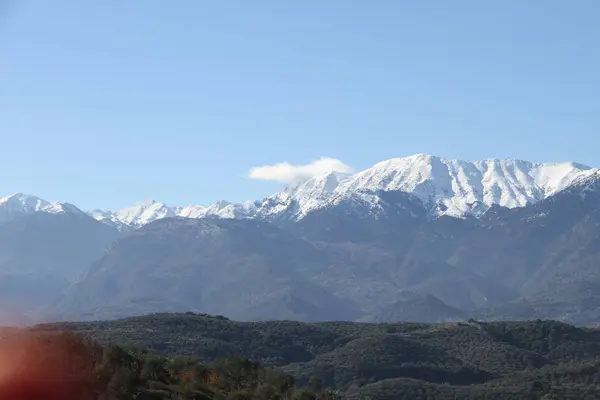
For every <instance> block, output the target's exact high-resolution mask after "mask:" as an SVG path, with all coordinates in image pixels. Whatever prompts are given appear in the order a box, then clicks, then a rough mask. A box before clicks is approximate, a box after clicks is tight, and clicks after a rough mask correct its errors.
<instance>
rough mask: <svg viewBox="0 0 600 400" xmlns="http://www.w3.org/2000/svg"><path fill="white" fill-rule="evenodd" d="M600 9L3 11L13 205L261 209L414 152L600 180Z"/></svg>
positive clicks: (51, 7)
mask: <svg viewBox="0 0 600 400" xmlns="http://www.w3.org/2000/svg"><path fill="white" fill-rule="evenodd" d="M599 16H600V2H599V1H597V0H573V1H564V0H528V1H522V0H505V1H496V2H491V1H480V0H471V1H469V0H455V1H451V2H450V1H447V0H425V1H416V0H407V1H396V0H375V1H346V0H325V1H323V0H303V1H280V0H253V1H247V0H228V1H207V0H206V1H205V0H178V1H164V0H144V1H133V0H130V1H123V0H101V1H100V0H97V1H76V0H70V1H66V0H53V1H39V0H18V1H16V0H14V1H11V0H0V135H1V136H0V139H1V140H0V196H2V195H9V194H12V193H15V192H25V193H29V194H34V195H37V196H40V197H43V198H45V199H47V200H50V201H68V202H70V203H73V204H76V205H78V206H79V207H80V208H83V209H92V208H105V209H117V208H121V207H126V206H130V205H132V204H135V203H137V202H139V201H141V200H146V199H157V200H160V201H163V202H165V203H167V204H172V205H188V204H200V205H208V204H210V203H212V202H214V201H216V200H219V199H226V200H230V201H236V202H237V201H244V200H248V199H259V198H262V197H264V196H266V195H269V194H271V193H273V192H275V191H277V190H278V189H279V188H280V187H281V186H282V185H284V184H285V182H287V181H289V180H292V179H296V178H298V176H305V175H310V174H314V173H318V172H321V171H323V170H327V169H335V170H344V171H352V170H354V171H357V170H361V169H365V168H368V167H369V166H371V165H373V164H375V163H376V162H378V161H381V160H385V159H389V158H392V157H403V156H408V155H411V154H415V153H428V154H433V155H437V156H442V157H447V158H459V159H466V160H479V159H486V158H519V159H527V160H533V161H541V162H557V161H567V160H569V161H577V162H580V163H584V164H588V165H591V166H596V167H600V151H599V150H598V149H600V73H599V71H600V47H599V43H600V24H598V18H599Z"/></svg>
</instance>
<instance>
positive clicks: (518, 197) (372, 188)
mask: <svg viewBox="0 0 600 400" xmlns="http://www.w3.org/2000/svg"><path fill="white" fill-rule="evenodd" d="M592 176H600V173H599V170H598V169H594V168H591V167H588V166H585V165H581V164H577V163H572V162H565V163H553V164H542V163H535V162H529V161H523V160H514V159H487V160H482V161H475V162H470V161H463V160H453V159H446V158H443V157H436V156H432V155H429V154H415V155H411V156H408V157H401V158H392V159H389V160H385V161H381V162H378V163H376V164H375V165H373V166H372V167H370V168H367V169H365V170H363V171H360V172H358V173H355V174H350V173H343V172H327V173H324V174H321V175H317V176H313V177H311V178H308V179H304V180H302V181H298V182H296V183H294V184H292V185H290V186H288V187H286V188H284V189H282V190H281V191H279V192H278V193H275V194H273V195H272V196H269V197H267V198H265V199H263V200H261V201H249V202H246V203H243V204H235V203H229V202H227V201H217V202H215V203H213V204H211V205H209V206H206V207H204V206H198V205H190V206H187V207H171V206H168V205H166V204H164V203H161V202H158V201H155V200H145V201H143V202H141V203H139V204H136V205H134V206H132V207H128V208H124V209H121V210H118V211H116V212H112V211H102V210H94V211H92V212H90V213H89V215H90V216H92V217H93V218H95V219H97V220H98V221H101V222H104V223H107V224H109V225H113V226H115V227H117V228H118V229H122V228H125V227H140V226H143V225H145V224H148V223H150V222H152V221H155V220H158V219H161V218H167V217H186V218H204V217H210V216H214V217H219V218H261V219H266V220H275V219H282V218H283V219H291V220H299V219H302V218H303V217H304V216H306V215H307V214H309V213H311V212H312V211H315V210H318V209H323V208H327V207H331V206H335V205H336V204H339V203H340V202H343V201H345V200H351V201H352V202H353V204H365V205H367V210H368V211H367V212H369V213H370V214H373V215H379V213H381V212H384V210H385V207H387V206H389V205H386V204H387V203H386V201H387V200H382V198H380V193H381V192H404V193H409V194H411V195H413V196H414V198H416V199H418V200H419V201H420V202H421V203H422V205H423V206H424V207H425V208H426V210H427V211H428V212H429V215H430V216H431V217H438V216H441V215H449V216H455V217H466V216H478V215H480V214H482V213H484V212H485V211H486V210H487V209H488V208H489V207H491V206H493V205H499V206H503V207H508V208H514V207H523V206H526V205H528V204H532V203H535V202H538V201H540V200H542V199H545V198H547V197H549V196H552V195H553V194H555V193H557V192H560V191H562V190H564V189H565V188H568V187H571V186H572V185H573V184H574V183H576V182H581V181H582V180H585V179H586V178H587V177H592ZM388 199H389V198H388ZM356 201H358V203H356ZM65 206H66V205H64V204H60V203H53V204H52V203H48V202H46V201H44V200H42V199H39V198H37V197H34V196H27V195H24V194H15V195H13V196H9V197H5V198H0V220H1V219H7V218H9V217H10V215H14V214H16V213H17V214H18V213H21V214H22V213H31V212H37V211H46V212H54V213H56V212H64V211H65ZM73 207H74V206H73Z"/></svg>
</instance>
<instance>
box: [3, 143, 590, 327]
mask: <svg viewBox="0 0 600 400" xmlns="http://www.w3.org/2000/svg"><path fill="white" fill-rule="evenodd" d="M2 238H4V240H3V241H0V285H2V284H4V285H5V286H7V290H5V291H4V292H3V295H2V296H1V297H0V302H1V303H0V305H1V306H2V307H3V310H5V311H4V312H5V313H8V314H7V316H2V315H0V317H3V318H13V319H14V315H18V316H19V317H20V318H21V319H24V320H26V321H29V320H39V319H45V320H48V319H72V318H79V319H97V318H114V317H124V316H129V315H136V314H142V313H147V312H159V311H161V312H163V311H166V312H177V311H194V312H206V313H211V314H223V315H226V316H228V317H231V318H235V319H240V320H264V319H295V320H304V321H322V320H340V319H342V320H360V321H380V322H381V321H399V320H411V321H412V320H417V321H419V322H438V321H443V320H456V319H464V318H468V317H469V316H475V317H477V318H486V319H499V318H511V319H514V318H555V319H562V320H565V321H568V322H574V323H583V324H590V323H596V322H597V319H598V318H600V273H598V272H596V270H598V268H597V266H598V262H600V171H599V170H598V169H595V168H591V167H587V166H584V165H581V164H577V163H557V164H540V163H533V162H527V161H520V160H499V159H494V160H486V161H479V162H466V161H460V160H448V159H444V158H439V157H434V156H430V155H425V154H418V155H414V156H410V157H405V158H397V159H391V160H388V161H383V162H380V163H377V164H375V165H374V166H373V167H371V168H369V169H367V170H364V171H361V172H358V173H356V174H342V173H339V172H330V173H327V174H324V175H321V176H316V177H312V178H310V179H307V180H305V181H303V182H299V183H296V184H294V185H291V186H289V187H287V188H285V189H283V190H282V191H280V192H278V193H276V194H274V195H272V196H269V197H267V198H265V199H262V200H257V201H250V202H247V203H243V204H234V203H228V202H225V201H221V202H217V203H215V204H212V205H210V206H208V207H201V206H188V207H171V206H167V205H165V204H163V203H160V202H157V201H146V202H143V203H140V204H138V205H136V206H134V207H130V208H126V209H122V210H118V211H104V210H93V211H91V212H83V211H81V210H79V209H78V208H77V207H76V206H73V205H70V204H66V203H49V202H46V201H44V200H41V199H39V198H36V197H34V196H27V195H22V194H17V195H13V196H10V197H6V198H1V199H0V239H2ZM34 287H35V288H39V289H33V288H34ZM15 305H19V306H18V307H17V306H15ZM25 309H26V310H25Z"/></svg>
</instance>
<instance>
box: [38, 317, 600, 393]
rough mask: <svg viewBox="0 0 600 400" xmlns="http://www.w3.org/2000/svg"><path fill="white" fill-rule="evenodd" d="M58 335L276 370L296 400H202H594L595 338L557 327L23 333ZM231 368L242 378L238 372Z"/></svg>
mask: <svg viewBox="0 0 600 400" xmlns="http://www.w3.org/2000/svg"><path fill="white" fill-rule="evenodd" d="M64 331H68V332H70V333H75V334H79V335H81V336H83V337H86V338H88V339H93V340H97V341H98V342H99V343H103V344H104V345H107V344H110V345H111V346H114V345H115V344H119V345H125V346H131V345H133V346H135V347H138V348H145V349H148V350H150V351H151V352H153V353H157V354H161V355H163V356H166V357H165V358H159V359H160V360H162V361H160V362H163V363H167V364H165V365H170V364H169V363H170V362H172V361H169V360H171V357H172V356H175V355H177V356H191V357H193V358H194V359H197V360H198V362H200V363H202V365H213V363H215V362H217V363H223V362H224V361H222V360H223V359H226V358H227V357H236V356H237V357H242V358H233V360H238V362H239V360H243V359H244V358H248V359H250V360H252V361H253V362H258V363H260V365H262V366H264V367H260V368H259V367H258V364H256V365H257V367H256V368H259V369H260V370H261V371H271V369H270V368H274V370H273V371H279V372H278V373H283V374H284V375H281V376H290V377H293V380H294V382H295V385H294V387H295V389H294V393H295V394H291V392H289V393H288V394H282V393H281V392H279V393H273V392H270V393H271V394H270V395H267V394H265V393H266V392H260V391H259V390H258V387H259V386H261V385H262V383H261V384H259V383H256V384H253V385H254V386H252V387H242V386H243V385H241V384H240V385H241V386H240V385H238V384H236V385H238V386H240V387H239V388H238V389H236V395H235V396H233V395H232V394H230V393H228V394H227V395H226V397H218V396H225V394H223V393H224V392H223V390H221V392H219V391H218V390H216V389H215V388H212V389H211V387H209V388H208V389H210V390H212V392H210V393H212V394H209V396H216V397H209V398H236V399H263V398H265V399H266V398H269V399H280V398H281V399H284V398H317V397H316V396H317V393H319V391H321V390H323V388H331V389H335V390H337V391H339V396H341V398H347V399H367V398H370V399H404V398H405V399H470V398H472V399H542V398H545V399H569V398H573V399H581V398H600V330H596V329H588V328H578V327H574V326H571V325H567V324H563V323H559V322H554V321H531V322H488V323H482V322H477V321H469V322H463V323H448V324H435V325H431V324H361V323H350V322H331V323H316V324H308V323H300V322H289V321H277V322H255V323H250V322H236V321H231V320H228V319H226V318H223V317H213V316H207V315H195V314H191V313H189V314H154V315H149V316H144V317H135V318H128V319H122V320H114V321H100V322H81V323H80V322H74V323H60V324H45V325H38V326H36V327H33V328H31V329H29V332H30V333H32V334H34V335H35V336H36V337H37V336H41V337H45V336H47V335H48V334H52V333H56V332H64ZM219 360H221V361H219ZM217 365H223V364H217ZM236 365H238V366H236ZM230 367H231V368H233V369H234V370H237V371H239V370H240V368H239V364H230ZM263 368H266V369H263ZM257 370H258V369H257ZM223 373H224V374H226V375H227V374H228V372H223ZM270 373H275V372H270ZM265 374H266V373H264V374H263V375H261V376H265V377H266V376H267V375H265ZM140 379H142V381H143V380H145V379H146V380H147V379H148V377H147V376H146V377H141V378H140ZM161 379H163V378H161ZM169 379H172V378H164V379H163V380H164V382H163V384H165V382H167V383H168V382H171V381H169ZM232 379H233V378H232ZM260 379H263V378H260ZM265 379H266V378H265ZM278 379H279V378H278ZM290 379H291V378H290ZM170 384H173V385H175V383H173V382H172V383H170ZM205 384H206V382H205V383H202V385H205ZM152 385H155V386H156V385H159V384H158V383H153V384H152ZM152 385H151V386H152ZM265 385H266V383H265ZM159 386H160V385H159ZM209 386H210V385H209ZM203 387H204V386H203ZM302 387H312V389H313V391H312V392H309V391H302V390H301V389H300V388H302ZM261 390H262V389H261ZM161 393H162V392H161ZM216 393H221V394H218V395H217V394H216ZM311 393H312V394H311ZM156 396H158V397H151V398H156V399H163V398H164V399H171V398H173V399H175V398H177V399H185V398H196V397H182V396H184V395H183V394H181V393H180V392H169V393H166V392H165V393H162V394H156ZM160 396H163V397H160ZM165 396H166V397H165ZM169 396H171V397H169ZM177 396H179V397H177ZM190 396H191V395H190ZM227 396H233V397H227ZM261 396H262V397H261ZM265 396H266V397H265ZM269 396H270V397H269ZM286 396H287V397H286ZM290 396H292V397H290ZM298 396H299V397H298ZM302 396H308V397H302ZM310 396H313V397H310ZM327 396H334V394H332V392H327ZM586 396H587V397H586ZM115 398H118V397H115ZM148 398H150V397H148ZM197 398H201V397H197Z"/></svg>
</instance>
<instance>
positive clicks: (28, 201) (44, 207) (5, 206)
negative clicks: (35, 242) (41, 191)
mask: <svg viewBox="0 0 600 400" xmlns="http://www.w3.org/2000/svg"><path fill="white" fill-rule="evenodd" d="M36 212H45V213H49V214H61V213H65V212H81V210H79V209H78V208H77V207H75V206H74V205H72V204H68V203H50V202H47V201H46V200H42V199H40V198H39V197H35V196H30V195H27V194H23V193H16V194H13V195H11V196H7V197H0V221H8V220H11V219H14V218H17V217H20V216H23V215H28V214H33V213H36Z"/></svg>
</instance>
